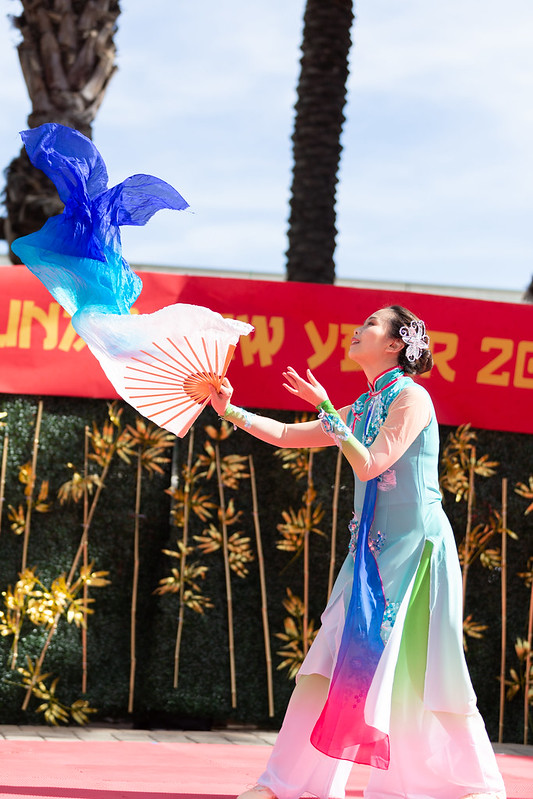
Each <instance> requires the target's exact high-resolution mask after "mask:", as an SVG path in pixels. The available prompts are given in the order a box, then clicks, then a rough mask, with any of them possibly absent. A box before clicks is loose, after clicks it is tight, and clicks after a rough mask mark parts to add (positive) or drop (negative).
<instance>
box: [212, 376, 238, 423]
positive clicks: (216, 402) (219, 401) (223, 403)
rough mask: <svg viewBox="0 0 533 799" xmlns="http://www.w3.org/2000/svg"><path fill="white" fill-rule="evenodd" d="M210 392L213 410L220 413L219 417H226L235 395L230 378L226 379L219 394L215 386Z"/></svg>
mask: <svg viewBox="0 0 533 799" xmlns="http://www.w3.org/2000/svg"><path fill="white" fill-rule="evenodd" d="M209 390H210V392H211V405H212V406H213V410H214V411H215V412H216V413H218V415H219V416H224V414H225V412H226V408H227V407H228V405H229V403H230V401H231V397H232V395H233V386H232V385H231V383H230V382H229V380H228V378H227V377H225V378H224V380H223V381H222V385H221V387H220V391H218V392H217V390H216V388H215V387H214V386H210V387H209Z"/></svg>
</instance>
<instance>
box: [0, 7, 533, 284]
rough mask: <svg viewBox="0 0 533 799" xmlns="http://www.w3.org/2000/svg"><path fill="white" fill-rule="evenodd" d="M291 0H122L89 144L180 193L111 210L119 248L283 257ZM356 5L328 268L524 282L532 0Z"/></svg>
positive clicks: (532, 137) (113, 169)
mask: <svg viewBox="0 0 533 799" xmlns="http://www.w3.org/2000/svg"><path fill="white" fill-rule="evenodd" d="M304 6H305V3H304V0H253V2H250V0H248V1H246V0H224V2H223V3H221V2H220V0H194V2H191V0H186V1H185V0H150V3H149V4H148V5H147V3H146V0H122V2H121V7H122V13H121V15H120V17H119V19H118V25H119V30H118V33H117V35H116V44H117V48H118V54H117V65H118V71H117V72H116V74H115V75H114V76H113V78H112V81H111V83H110V85H109V88H108V91H107V93H106V96H105V99H104V102H103V104H102V106H101V108H100V110H99V112H98V114H97V116H96V119H95V121H94V125H93V140H94V143H95V144H96V146H97V147H98V149H99V151H100V153H101V154H102V156H103V158H104V160H105V162H106V164H107V168H108V172H109V178H110V185H115V184H116V183H118V182H120V181H122V180H123V179H124V178H126V177H128V176H129V175H131V174H134V173H139V172H144V173H148V174H153V175H157V176H158V177H161V178H163V179H165V180H166V181H168V182H169V183H171V184H172V185H173V186H174V187H175V188H176V189H178V191H180V193H181V194H182V195H183V196H184V197H185V198H186V199H187V201H188V202H189V203H190V205H191V211H190V212H189V211H187V212H172V211H162V212H159V213H158V214H157V215H156V216H155V217H153V218H152V220H150V222H149V223H148V224H147V225H146V227H144V228H122V238H123V254H124V257H125V258H126V260H128V261H129V263H130V264H132V265H136V264H145V265H148V266H150V265H154V266H156V265H157V266H179V267H181V268H185V269H186V268H187V267H189V268H209V269H224V270H237V271H239V272H242V273H243V277H244V276H247V275H248V274H250V273H255V272H262V273H273V274H278V275H280V274H283V273H284V270H285V251H286V249H287V220H288V213H289V196H290V184H291V168H292V152H291V139H290V137H291V133H292V129H293V124H294V103H295V101H296V89H297V83H298V75H299V59H300V45H301V39H302V30H303V11H304ZM20 9H21V4H20V2H18V0H0V75H1V79H0V108H2V114H1V115H0V168H1V169H2V170H3V169H4V168H5V167H7V165H8V164H9V162H10V161H11V159H12V158H13V157H15V156H16V155H17V154H18V151H19V149H20V139H19V135H18V134H19V131H20V130H23V129H24V128H26V127H27V116H28V114H29V112H30V105H29V100H28V97H27V93H26V87H25V84H24V81H23V79H22V75H21V71H20V67H19V64H18V58H17V54H16V50H15V47H16V44H17V41H18V34H17V32H16V31H14V30H13V29H12V28H11V26H10V22H9V19H8V15H9V14H17V13H20ZM355 10H356V19H355V21H354V24H353V27H352V49H351V53H350V77H349V80H348V98H347V105H346V109H345V116H346V123H345V126H344V130H343V135H342V145H343V152H342V158H341V164H340V168H339V185H338V190H337V204H336V210H337V228H338V236H337V248H336V253H335V262H336V274H337V277H339V278H351V279H361V280H369V279H371V280H383V281H400V282H405V283H430V284H440V285H450V286H456V285H457V286H482V287H490V288H502V289H514V290H522V289H524V288H525V287H526V286H527V285H528V283H529V281H530V279H531V275H532V274H533V224H532V222H531V216H532V211H533V3H532V2H531V0H506V2H505V3H504V4H502V3H501V2H498V3H496V2H495V0H485V1H484V2H483V3H480V2H479V0H448V1H447V2H446V3H442V2H438V1H437V0H401V2H400V0H360V1H359V2H357V3H356V4H355ZM3 186H4V181H3V178H0V187H1V188H3ZM5 252H6V247H5V243H1V242H0V253H5Z"/></svg>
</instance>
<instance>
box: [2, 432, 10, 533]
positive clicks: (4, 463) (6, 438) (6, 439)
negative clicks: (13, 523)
mask: <svg viewBox="0 0 533 799" xmlns="http://www.w3.org/2000/svg"><path fill="white" fill-rule="evenodd" d="M8 448H9V434H8V432H7V428H6V430H5V432H4V447H3V449H2V468H1V470H0V532H1V531H2V516H3V513H4V501H5V489H6V471H7V451H8Z"/></svg>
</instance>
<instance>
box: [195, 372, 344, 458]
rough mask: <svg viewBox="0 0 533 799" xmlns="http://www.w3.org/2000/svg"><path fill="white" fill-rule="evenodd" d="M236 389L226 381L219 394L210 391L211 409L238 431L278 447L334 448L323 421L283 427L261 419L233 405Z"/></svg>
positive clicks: (279, 423) (266, 418) (284, 425)
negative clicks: (238, 429)
mask: <svg viewBox="0 0 533 799" xmlns="http://www.w3.org/2000/svg"><path fill="white" fill-rule="evenodd" d="M232 395H233V387H232V385H231V383H230V382H229V380H228V379H227V378H224V380H223V382H222V386H221V388H220V391H219V392H217V391H216V390H215V388H214V387H213V386H212V387H211V405H212V406H213V409H214V410H215V411H216V412H217V413H218V415H219V416H220V417H222V418H223V419H226V420H227V421H228V422H231V424H233V425H235V427H240V428H241V429H242V430H246V431H247V432H248V433H250V434H251V435H253V436H255V438H259V439H260V440H261V441H265V442H266V443H267V444H273V445H274V446H276V447H283V448H290V447H294V448H300V447H302V448H303V447H329V446H332V445H333V443H334V442H333V441H332V440H331V438H330V436H328V435H327V433H325V432H324V430H323V429H322V425H321V424H320V421H318V420H315V421H312V422H300V423H298V424H284V423H283V422H278V421H277V420H276V419H270V418H269V417H268V416H258V415H257V414H254V413H249V412H248V411H245V410H243V409H242V408H237V407H235V406H234V405H232V404H231V402H230V400H231V398H232Z"/></svg>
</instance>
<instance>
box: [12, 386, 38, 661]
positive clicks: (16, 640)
mask: <svg viewBox="0 0 533 799" xmlns="http://www.w3.org/2000/svg"><path fill="white" fill-rule="evenodd" d="M42 416H43V401H42V400H39V404H38V406H37V419H36V420H35V431H34V434H33V452H32V459H31V474H30V485H29V487H28V494H27V496H26V519H25V523H24V541H23V544H22V563H21V567H20V571H21V572H23V571H24V569H25V568H26V562H27V560H28V542H29V540H30V529H31V510H32V505H33V493H34V490H35V473H36V470H37V453H38V451H39V434H40V432H41V420H42ZM20 627H21V618H20V608H17V613H16V619H15V630H16V632H15V634H14V636H13V647H12V652H11V669H12V670H13V669H15V668H16V666H17V660H18V644H19V635H20Z"/></svg>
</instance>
